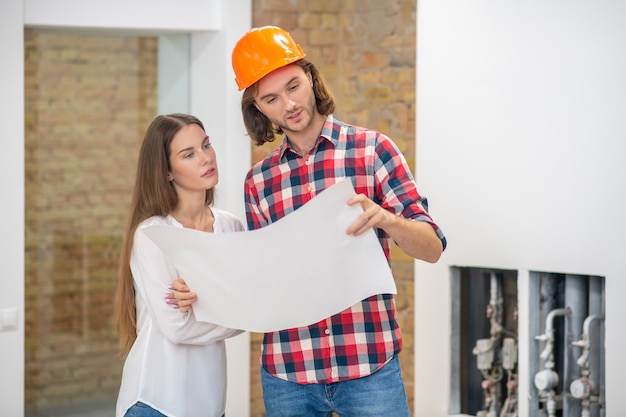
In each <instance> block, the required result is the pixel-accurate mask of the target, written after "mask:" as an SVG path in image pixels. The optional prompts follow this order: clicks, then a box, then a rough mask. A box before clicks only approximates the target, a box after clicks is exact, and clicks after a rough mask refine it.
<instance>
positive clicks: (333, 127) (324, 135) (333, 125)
mask: <svg viewBox="0 0 626 417" xmlns="http://www.w3.org/2000/svg"><path fill="white" fill-rule="evenodd" d="M340 124H341V122H339V120H338V119H337V118H336V117H335V116H334V115H332V114H329V115H328V116H327V117H326V121H325V122H324V126H322V131H321V133H320V135H319V137H318V138H317V140H316V142H315V147H317V146H318V145H319V143H320V140H321V139H326V140H328V141H329V142H331V143H332V144H333V146H337V142H338V134H339V126H340ZM287 149H291V146H290V145H289V142H288V141H287V135H285V137H284V138H283V143H282V145H280V149H279V152H278V154H279V157H280V159H281V160H282V159H283V158H284V156H285V152H287Z"/></svg>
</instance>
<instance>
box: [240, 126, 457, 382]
mask: <svg viewBox="0 0 626 417" xmlns="http://www.w3.org/2000/svg"><path fill="white" fill-rule="evenodd" d="M344 178H350V179H351V180H352V184H353V186H354V189H355V191H356V193H357V194H365V195H367V196H368V197H369V198H370V199H371V200H372V201H374V202H375V203H377V204H379V205H380V206H382V207H383V208H385V209H387V210H389V211H391V212H393V213H396V214H399V215H402V216H404V217H406V218H409V219H413V220H416V221H426V222H428V223H430V224H431V225H432V226H433V228H434V229H435V231H436V232H437V234H438V236H439V238H440V239H441V241H442V244H443V247H444V248H445V245H446V239H445V237H444V235H443V233H442V232H441V230H440V229H439V227H438V226H437V225H436V224H435V223H433V221H432V219H431V218H430V216H429V215H428V212H427V210H428V209H427V201H426V199H425V198H423V197H421V196H420V195H419V193H418V192H417V188H416V185H415V181H414V179H413V176H412V174H411V172H410V170H409V167H408V165H407V163H406V160H405V159H404V157H403V156H402V154H401V153H400V151H399V149H398V148H397V147H396V145H395V144H394V143H393V142H392V141H391V140H390V139H389V138H388V137H386V136H385V135H383V134H381V133H380V132H376V131H373V130H367V129H363V128H360V127H355V126H351V125H347V124H344V123H343V122H341V121H339V120H338V119H337V118H335V117H334V116H333V115H330V116H328V118H327V119H326V122H325V123H324V127H323V129H322V133H321V135H320V137H319V138H318V140H317V142H316V145H315V147H314V148H313V149H312V150H311V151H310V152H309V154H308V155H307V156H305V157H302V156H300V155H298V154H297V153H296V152H295V151H294V150H293V149H292V148H290V146H289V144H288V142H287V140H286V139H285V141H284V142H283V144H282V145H281V146H280V147H278V148H276V149H275V150H274V151H273V152H272V153H271V154H270V155H268V156H267V157H266V158H265V159H264V160H263V161H261V162H259V163H257V164H256V165H255V166H254V167H252V169H251V170H250V171H249V172H248V175H247V176H246V181H245V200H246V218H247V221H248V228H249V230H255V229H259V228H261V227H264V226H267V225H268V224H271V223H272V222H275V221H276V220H279V219H281V218H283V217H284V216H286V215H287V214H289V213H291V212H293V211H294V210H296V209H298V208H299V207H301V206H302V205H303V204H306V203H307V202H308V201H309V200H311V199H312V198H313V197H314V196H315V195H317V194H318V193H320V192H322V191H323V190H325V189H326V188H328V187H330V186H331V185H333V184H335V183H336V182H338V181H340V180H342V179H344ZM376 231H377V234H378V238H379V240H380V242H381V245H382V248H383V251H384V253H385V256H386V257H387V259H389V236H388V235H387V234H386V233H384V231H383V230H381V229H377V230H376ZM311 262H323V259H316V258H315V253H311ZM293 273H294V274H297V273H298V272H297V271H293ZM260 279H262V277H260ZM328 290H329V291H332V290H333V289H332V288H329V289H328ZM320 302H323V300H320ZM401 348H402V336H401V333H400V328H399V326H398V322H397V313H396V306H395V301H394V297H393V295H391V294H380V295H375V296H372V297H369V298H367V299H365V300H363V301H361V302H359V303H357V304H355V305H353V306H352V307H350V308H347V309H345V310H344V311H342V312H340V313H338V314H335V315H334V316H332V317H329V318H327V319H325V320H322V321H320V322H318V323H315V324H313V325H310V326H307V327H300V328H294V329H287V330H283V331H279V332H272V333H266V334H265V337H264V339H263V347H262V354H261V364H262V366H263V367H264V369H265V370H266V371H267V372H268V373H270V374H272V375H275V376H277V377H279V378H282V379H285V380H288V381H293V382H297V383H301V384H310V383H331V382H337V381H343V380H348V379H353V378H360V377H363V376H367V375H369V374H371V373H372V372H374V371H376V370H377V369H379V368H380V367H381V366H383V365H384V364H385V362H387V361H388V360H389V359H390V358H391V357H393V356H394V355H395V354H397V353H399V352H400V350H401Z"/></svg>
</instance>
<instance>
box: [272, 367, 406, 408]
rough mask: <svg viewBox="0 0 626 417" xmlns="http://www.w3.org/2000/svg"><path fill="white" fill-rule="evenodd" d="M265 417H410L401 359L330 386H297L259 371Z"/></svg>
mask: <svg viewBox="0 0 626 417" xmlns="http://www.w3.org/2000/svg"><path fill="white" fill-rule="evenodd" d="M261 384H262V386H263V401H264V402H265V412H266V415H267V417H299V416H306V417H331V416H332V413H333V412H335V413H337V414H339V416H340V417H367V416H370V417H409V416H410V413H409V405H408V402H407V398H406V392H405V391H404V383H403V382H402V376H401V369H400V360H399V359H398V358H397V357H394V358H392V359H391V360H390V361H389V362H387V364H385V366H383V367H382V368H381V369H379V370H378V371H376V372H374V373H373V374H371V375H369V376H366V377H363V378H358V379H351V380H348V381H342V382H335V383H332V384H297V383H294V382H289V381H285V380H283V379H280V378H276V377H275V376H273V375H270V374H269V373H267V371H266V370H264V369H263V368H261Z"/></svg>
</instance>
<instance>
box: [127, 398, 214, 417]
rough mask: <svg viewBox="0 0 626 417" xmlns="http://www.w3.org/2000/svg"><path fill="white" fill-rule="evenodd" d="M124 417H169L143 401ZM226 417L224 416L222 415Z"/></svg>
mask: <svg viewBox="0 0 626 417" xmlns="http://www.w3.org/2000/svg"><path fill="white" fill-rule="evenodd" d="M124 417H167V416H165V415H163V414H161V413H159V412H158V411H157V410H155V409H154V408H152V407H150V406H149V405H147V404H144V403H142V402H141V401H137V402H136V403H135V405H133V406H132V407H130V408H129V409H128V410H127V411H126V414H124ZM222 417H224V415H222Z"/></svg>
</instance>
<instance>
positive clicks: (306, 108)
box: [254, 64, 318, 136]
mask: <svg viewBox="0 0 626 417" xmlns="http://www.w3.org/2000/svg"><path fill="white" fill-rule="evenodd" d="M312 85H313V82H312V80H311V75H310V74H308V73H305V72H304V70H303V69H302V68H301V67H300V66H299V65H297V64H291V65H287V66H286V67H282V68H279V69H277V70H275V71H273V72H271V73H269V74H268V75H266V76H265V77H263V78H262V79H261V80H260V81H259V82H258V83H257V92H256V95H255V97H254V98H255V104H256V106H257V108H258V109H259V111H261V113H263V114H264V115H265V116H266V117H267V118H268V119H270V120H271V121H272V123H274V124H275V125H277V126H278V127H280V128H281V129H282V130H283V131H284V132H285V133H286V134H287V136H289V133H290V132H304V131H306V130H307V129H308V128H309V127H310V126H311V123H312V121H313V118H314V117H315V116H316V115H317V114H318V113H317V108H316V106H315V95H314V93H313V88H312Z"/></svg>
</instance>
